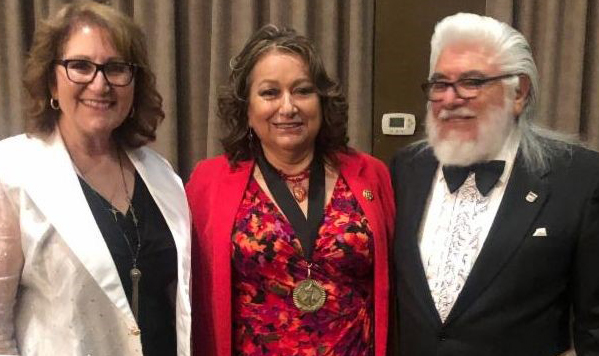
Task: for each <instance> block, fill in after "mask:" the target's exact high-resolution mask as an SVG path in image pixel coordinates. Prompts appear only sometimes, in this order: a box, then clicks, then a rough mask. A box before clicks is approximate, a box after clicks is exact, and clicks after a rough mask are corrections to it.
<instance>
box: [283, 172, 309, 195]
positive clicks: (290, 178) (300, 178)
mask: <svg viewBox="0 0 599 356" xmlns="http://www.w3.org/2000/svg"><path fill="white" fill-rule="evenodd" d="M278 173H279V175H280V176H281V178H283V179H284V180H285V181H287V182H289V183H291V193H293V198H294V199H295V200H297V201H298V202H299V203H301V202H303V201H304V200H306V196H307V195H308V194H307V193H306V188H305V187H304V185H303V184H302V183H303V182H304V181H305V180H306V179H308V178H310V168H309V167H308V168H307V169H305V170H303V171H302V172H300V173H298V174H294V175H289V174H285V173H283V171H280V170H279V171H278Z"/></svg>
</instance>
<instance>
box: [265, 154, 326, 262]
mask: <svg viewBox="0 0 599 356" xmlns="http://www.w3.org/2000/svg"><path fill="white" fill-rule="evenodd" d="M256 161H257V163H258V166H259V167H260V171H262V175H263V176H264V180H265V181H266V186H267V187H268V189H269V190H270V192H271V193H272V195H273V197H274V198H275V201H276V202H277V204H278V205H279V207H281V210H283V214H285V216H286V217H287V219H288V220H289V222H290V223H291V226H292V227H293V230H294V231H295V233H296V234H297V235H298V236H299V239H300V243H301V245H302V250H303V251H304V257H305V258H306V259H307V260H308V263H310V261H311V260H312V252H313V251H314V243H315V241H316V238H317V237H318V228H319V227H320V224H321V223H322V219H323V216H324V196H325V189H324V188H325V187H324V182H325V178H324V164H323V162H322V160H321V159H319V158H318V157H316V156H315V157H314V158H313V159H312V163H310V187H309V189H308V219H306V216H305V215H304V213H303V212H302V210H301V209H300V207H299V205H298V203H297V202H296V200H295V199H294V198H293V196H292V195H291V192H290V191H289V188H288V187H287V184H286V183H285V181H284V180H283V178H281V176H280V175H279V174H278V173H277V170H276V169H275V168H274V167H273V166H272V165H271V164H270V163H269V162H268V161H267V160H266V158H264V155H263V154H261V155H259V156H258V157H257V160H256Z"/></svg>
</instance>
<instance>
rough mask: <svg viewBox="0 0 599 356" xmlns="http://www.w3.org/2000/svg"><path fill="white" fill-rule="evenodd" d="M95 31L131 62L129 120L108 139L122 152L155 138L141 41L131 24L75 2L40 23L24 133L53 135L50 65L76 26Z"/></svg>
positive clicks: (158, 115) (155, 106) (155, 108)
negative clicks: (100, 31) (102, 32)
mask: <svg viewBox="0 0 599 356" xmlns="http://www.w3.org/2000/svg"><path fill="white" fill-rule="evenodd" d="M83 25H88V26H97V27H99V28H101V29H103V30H105V31H106V33H107V34H108V35H109V38H110V39H111V40H112V44H113V45H114V46H115V48H116V50H117V51H118V52H119V54H120V55H122V56H123V59H124V60H125V61H127V62H131V63H135V64H136V65H137V66H138V68H137V71H136V73H135V92H134V97H133V115H130V116H128V117H127V118H126V119H125V121H124V122H123V123H122V124H121V126H119V127H118V128H116V129H115V130H114V132H113V133H112V134H113V137H114V138H115V140H116V141H117V142H119V143H120V144H122V145H124V146H127V147H132V148H135V147H140V146H143V145H145V144H146V143H148V142H151V141H154V140H155V139H156V129H157V127H158V124H159V123H160V122H161V121H162V120H163V119H164V111H163V110H162V97H161V96H160V94H159V93H158V91H157V90H156V76H155V75H154V73H153V72H152V71H151V70H150V67H149V61H148V53H147V47H146V42H145V36H144V34H143V32H142V30H141V29H140V28H139V26H137V25H136V24H135V23H134V22H133V20H132V19H131V18H130V17H128V16H126V15H124V14H122V13H120V12H119V11H117V10H115V9H113V8H112V7H110V6H108V5H103V4H100V3H97V2H93V1H77V2H74V3H71V4H68V5H66V6H64V7H63V8H62V9H61V10H60V11H59V12H58V13H57V14H56V16H54V17H53V18H51V19H49V20H47V21H43V22H41V23H39V25H38V27H37V29H36V31H35V33H34V36H33V44H32V46H31V49H30V50H29V56H28V58H27V61H26V64H25V74H24V79H23V82H24V86H25V89H26V92H27V96H26V100H27V102H26V132H27V133H28V134H32V135H38V136H46V135H48V134H50V133H51V132H53V131H54V129H55V127H56V123H57V122H58V120H59V117H60V111H59V110H53V109H52V108H51V107H50V98H51V91H50V89H51V88H52V87H54V86H55V85H56V75H55V71H54V64H53V60H55V59H60V58H61V56H62V53H63V50H64V46H65V44H66V43H67V42H68V40H69V38H70V35H71V34H72V33H73V31H74V30H76V29H77V28H79V27H80V26H83Z"/></svg>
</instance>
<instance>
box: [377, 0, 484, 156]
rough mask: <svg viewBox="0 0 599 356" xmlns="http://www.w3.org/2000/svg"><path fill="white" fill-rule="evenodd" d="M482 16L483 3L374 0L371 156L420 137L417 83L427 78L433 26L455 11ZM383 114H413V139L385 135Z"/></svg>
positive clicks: (421, 99)
mask: <svg viewBox="0 0 599 356" xmlns="http://www.w3.org/2000/svg"><path fill="white" fill-rule="evenodd" d="M460 11H463V12H473V13H478V14H484V13H485V0H442V1H441V0H375V19H374V21H375V35H374V36H375V37H374V98H373V106H374V108H373V112H374V115H373V129H372V133H373V142H372V143H373V154H374V155H375V156H377V157H379V158H380V159H382V160H384V161H385V162H388V161H389V159H390V158H391V156H392V154H393V153H394V152H395V151H396V150H397V149H398V148H399V147H403V146H405V145H407V144H409V143H411V142H413V141H414V140H416V139H420V138H422V137H423V134H424V126H423V123H424V113H425V103H426V102H425V99H424V96H423V94H422V91H421V90H420V84H421V83H422V82H424V81H425V80H426V77H427V74H428V60H429V54H430V48H429V42H430V37H431V35H432V33H433V28H434V26H435V23H437V21H439V20H440V19H442V18H443V17H445V16H447V15H451V14H453V13H456V12H460ZM387 112H405V113H411V114H414V115H416V125H417V127H416V132H415V133H414V135H413V136H384V135H383V134H382V131H381V118H382V116H383V114H384V113H387Z"/></svg>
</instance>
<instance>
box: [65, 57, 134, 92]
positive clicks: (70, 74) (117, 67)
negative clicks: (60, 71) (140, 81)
mask: <svg viewBox="0 0 599 356" xmlns="http://www.w3.org/2000/svg"><path fill="white" fill-rule="evenodd" d="M53 63H54V64H56V65H61V66H63V67H65V69H66V71H67V78H69V80H70V81H72V82H73V83H77V84H89V83H91V82H92V81H93V80H94V78H96V74H98V72H102V75H104V79H106V81H107V82H108V84H110V85H112V86H115V87H124V86H127V85H129V84H131V82H132V81H133V77H134V76H135V72H136V71H137V65H135V64H133V63H126V62H108V63H104V64H98V63H94V62H90V61H88V60H85V59H57V60H54V61H53Z"/></svg>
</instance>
